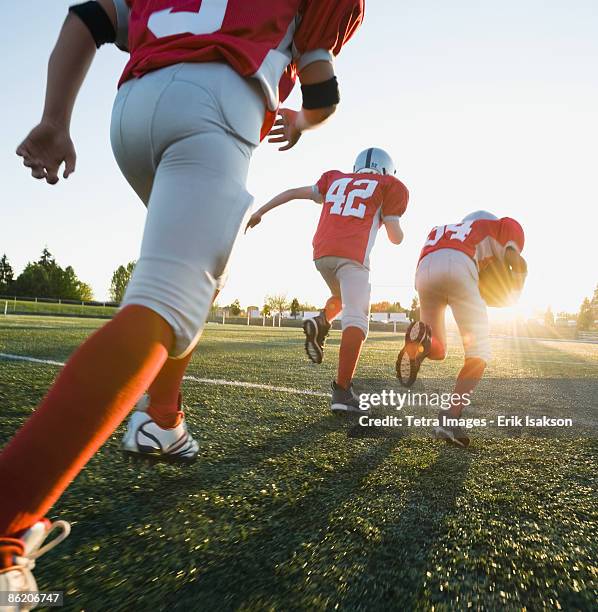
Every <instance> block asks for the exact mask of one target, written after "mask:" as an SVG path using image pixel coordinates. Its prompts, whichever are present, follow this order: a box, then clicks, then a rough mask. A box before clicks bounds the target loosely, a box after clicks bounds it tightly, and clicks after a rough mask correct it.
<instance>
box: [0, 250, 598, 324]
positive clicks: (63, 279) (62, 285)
mask: <svg viewBox="0 0 598 612" xmlns="http://www.w3.org/2000/svg"><path fill="white" fill-rule="evenodd" d="M135 263H136V262H135V261H130V262H129V263H127V264H126V265H121V266H118V268H116V270H115V271H114V272H113V274H112V279H111V281H110V298H111V300H112V301H114V302H118V303H120V302H122V300H123V297H124V294H125V290H126V288H127V285H128V283H129V280H130V279H131V274H132V273H133V270H134V268H135ZM597 291H598V288H597ZM0 295H10V296H13V295H14V296H23V297H40V298H53V299H62V300H78V301H79V300H80V301H89V300H93V292H92V290H91V287H90V286H89V285H88V284H87V283H84V282H83V281H81V280H79V279H78V278H77V275H76V274H75V271H74V269H73V268H72V267H71V266H67V267H66V268H62V267H60V266H59V265H58V264H57V263H56V259H55V258H54V256H53V255H52V254H51V253H50V251H48V249H47V248H44V250H43V251H42V254H41V256H40V258H39V259H38V260H37V261H35V262H29V263H28V264H27V265H26V266H25V269H24V270H23V271H22V272H21V274H19V275H18V276H17V277H16V278H14V271H13V268H12V266H11V265H10V262H9V261H8V258H7V256H6V254H4V255H3V256H2V258H0ZM596 296H598V293H596V294H595V299H596V300H598V298H597V297H596ZM584 303H585V302H584ZM597 303H598V301H597ZM221 309H224V310H225V311H226V312H228V314H229V315H230V316H233V317H238V316H244V315H245V314H246V313H247V312H248V311H249V310H259V312H260V314H263V315H266V316H271V315H273V314H279V315H280V314H282V313H283V312H290V313H291V316H293V317H297V316H299V313H301V312H305V311H307V312H315V311H318V310H320V309H319V308H317V307H316V306H314V305H313V304H310V303H307V302H301V301H300V300H299V299H298V298H296V297H295V298H293V299H292V300H288V299H287V296H286V294H274V295H268V296H266V298H265V300H264V304H263V305H262V306H261V308H260V307H259V306H248V307H247V308H246V309H243V308H242V307H241V303H240V301H239V300H238V299H236V300H233V302H231V303H230V304H229V305H228V306H219V305H218V304H214V305H213V306H212V314H213V315H215V314H216V312H217V311H218V310H221ZM371 311H372V312H404V313H405V314H406V315H407V317H408V318H409V319H411V320H412V321H414V320H417V319H419V303H418V300H417V296H416V297H414V298H413V301H412V303H411V307H410V308H403V307H402V306H401V304H400V303H399V302H392V303H391V302H388V301H382V302H376V303H373V304H372V305H371Z"/></svg>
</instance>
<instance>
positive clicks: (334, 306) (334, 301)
mask: <svg viewBox="0 0 598 612" xmlns="http://www.w3.org/2000/svg"><path fill="white" fill-rule="evenodd" d="M342 309H343V303H342V301H341V299H340V298H338V297H336V296H334V295H333V296H332V297H329V298H328V301H327V302H326V306H324V316H325V317H326V321H328V323H331V322H332V321H334V319H336V317H338V313H339V312H340V311H341V310H342Z"/></svg>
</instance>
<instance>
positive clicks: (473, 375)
mask: <svg viewBox="0 0 598 612" xmlns="http://www.w3.org/2000/svg"><path fill="white" fill-rule="evenodd" d="M485 369H486V362H485V361H484V360H483V359H480V358H479V357H467V358H466V359H465V365H464V366H463V367H462V368H461V371H460V372H459V374H458V376H457V382H456V383H455V388H454V390H453V393H455V394H458V395H460V396H461V397H462V396H463V395H465V394H466V393H467V394H471V393H472V391H473V390H474V389H475V388H476V387H477V384H478V383H479V382H480V380H481V379H482V376H483V375H484V370H485ZM461 412H463V405H462V402H461V401H459V400H457V401H455V402H453V403H452V405H451V407H450V408H449V410H448V415H449V416H451V417H456V418H458V417H460V416H461Z"/></svg>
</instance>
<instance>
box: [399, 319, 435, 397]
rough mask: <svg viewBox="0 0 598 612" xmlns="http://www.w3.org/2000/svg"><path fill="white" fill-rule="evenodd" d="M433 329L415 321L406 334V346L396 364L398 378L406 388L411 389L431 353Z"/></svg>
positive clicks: (400, 352)
mask: <svg viewBox="0 0 598 612" xmlns="http://www.w3.org/2000/svg"><path fill="white" fill-rule="evenodd" d="M431 343H432V329H431V328H430V326H429V325H427V324H426V323H422V322H421V321H415V322H414V323H411V325H409V327H408V328H407V331H406V332H405V345H404V346H403V348H402V349H401V350H400V351H399V356H398V357H397V362H396V364H395V368H396V372H397V378H398V379H399V381H400V382H401V384H402V385H403V386H404V387H411V385H412V384H413V383H414V382H415V380H416V378H417V374H418V372H419V368H420V366H421V364H422V361H423V360H424V359H425V358H426V357H427V356H428V354H429V353H430V345H431Z"/></svg>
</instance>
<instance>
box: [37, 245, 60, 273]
mask: <svg viewBox="0 0 598 612" xmlns="http://www.w3.org/2000/svg"><path fill="white" fill-rule="evenodd" d="M37 263H38V264H39V265H40V266H44V268H51V267H52V266H55V265H56V260H55V259H54V255H52V253H50V251H48V247H44V250H43V251H42V254H41V257H40V258H39V260H38V262H37Z"/></svg>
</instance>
